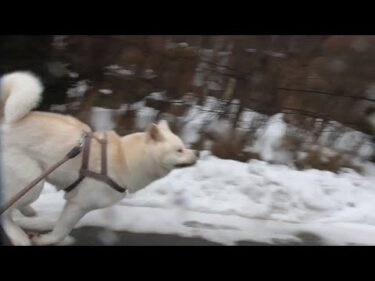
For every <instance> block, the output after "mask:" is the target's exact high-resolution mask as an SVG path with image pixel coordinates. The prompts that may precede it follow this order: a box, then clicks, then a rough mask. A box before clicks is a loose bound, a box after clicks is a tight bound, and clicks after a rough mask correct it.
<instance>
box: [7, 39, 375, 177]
mask: <svg viewBox="0 0 375 281" xmlns="http://www.w3.org/2000/svg"><path fill="white" fill-rule="evenodd" d="M0 53H2V54H6V55H4V56H3V58H2V61H1V64H0V72H1V74H4V73H6V72H9V71H13V70H32V71H34V72H35V73H36V74H37V75H38V76H39V77H40V78H41V79H42V81H43V82H44V84H45V85H46V90H45V95H44V100H43V103H42V104H41V105H40V107H39V110H47V111H52V112H60V113H66V114H71V115H73V116H76V117H78V118H79V119H81V120H82V121H84V122H87V123H89V124H90V125H91V126H93V127H94V129H97V130H116V131H117V132H118V133H119V134H121V135H125V134H128V133H132V132H136V131H140V130H144V129H145V127H146V126H147V124H148V123H149V122H153V121H156V120H158V119H167V120H168V121H169V122H170V123H171V127H172V128H173V130H174V131H175V132H176V133H178V134H179V135H181V137H182V138H183V139H184V141H185V142H187V143H188V144H189V145H190V146H192V147H193V148H195V149H201V150H211V152H212V153H213V154H214V155H216V156H217V157H220V158H224V159H234V160H239V161H243V162H246V161H248V160H249V159H261V160H265V161H268V162H272V163H282V164H288V165H294V166H295V167H297V168H298V169H305V168H311V167H312V168H317V169H328V170H332V171H336V170H337V169H339V168H340V167H343V166H344V167H345V166H348V167H350V168H353V169H357V170H360V167H357V166H358V165H355V164H354V163H352V161H350V159H351V158H353V157H354V158H356V159H359V160H361V159H363V160H366V159H370V160H371V159H372V158H374V156H373V154H374V153H373V145H372V140H371V139H372V134H373V131H372V129H371V127H370V126H369V124H368V122H366V116H365V112H366V110H368V109H369V108H371V107H372V106H373V105H374V101H375V77H374V73H375V36H359V35H357V36H331V35H322V36H319V35H316V36H312V35H299V36H295V35H283V36H278V35H264V36H259V35H258V36H249V35H241V36H234V35H230V36H207V35H205V36H203V35H171V36H167V35H160V36H159V35H152V36H150V35H147V36H134V35H132V36H124V35H115V36H112V35H106V36H92V35H90V36H83V35H82V36H78V35H54V36H52V35H51V36H3V37H2V38H1V40H0ZM277 123H278V125H277ZM267 128H271V129H270V130H268V131H267ZM267 132H268V133H267ZM267 134H271V135H272V134H273V135H272V136H269V137H265V135H267ZM262 136H263V137H262ZM270 139H274V140H275V141H271V143H268V144H267V142H270ZM265 145H266V146H267V145H268V148H265V147H264V146H265ZM276 146H277V148H276ZM328 151H329V152H330V153H328ZM323 154H324V155H323ZM327 157H328V158H329V159H327Z"/></svg>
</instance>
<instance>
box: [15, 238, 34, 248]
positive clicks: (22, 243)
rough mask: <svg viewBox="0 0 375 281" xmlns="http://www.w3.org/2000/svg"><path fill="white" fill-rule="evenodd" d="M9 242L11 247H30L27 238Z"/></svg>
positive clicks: (29, 241)
mask: <svg viewBox="0 0 375 281" xmlns="http://www.w3.org/2000/svg"><path fill="white" fill-rule="evenodd" d="M10 242H11V243H12V245H13V246H32V243H31V240H30V239H28V238H26V237H25V238H20V237H19V238H17V239H14V238H12V239H10Z"/></svg>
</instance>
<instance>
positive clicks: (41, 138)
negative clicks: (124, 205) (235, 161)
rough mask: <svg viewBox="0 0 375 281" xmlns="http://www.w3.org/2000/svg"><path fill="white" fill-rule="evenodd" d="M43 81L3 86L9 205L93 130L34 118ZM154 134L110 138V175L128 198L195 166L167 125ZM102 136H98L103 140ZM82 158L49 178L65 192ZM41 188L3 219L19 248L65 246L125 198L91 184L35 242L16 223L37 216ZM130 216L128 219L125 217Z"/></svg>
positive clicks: (18, 78)
mask: <svg viewBox="0 0 375 281" xmlns="http://www.w3.org/2000/svg"><path fill="white" fill-rule="evenodd" d="M42 89H43V87H42V85H41V84H40V81H39V80H38V79H37V78H36V77H35V76H33V75H32V74H30V73H27V72H16V73H12V74H8V75H5V76H4V77H3V82H2V86H1V92H2V98H3V100H4V101H5V110H4V111H5V123H4V125H3V129H4V130H3V131H4V149H5V153H4V163H5V189H4V194H5V200H9V198H11V197H12V196H13V195H14V194H15V193H16V192H18V191H19V190H21V189H22V188H23V187H24V186H26V185H27V184H28V183H29V182H31V181H32V180H33V179H34V178H36V177H37V176H39V175H40V173H42V172H43V171H44V170H46V169H47V168H48V167H49V166H51V165H52V164H54V163H55V162H57V161H58V160H60V159H61V158H62V157H63V156H64V155H65V154H66V153H67V152H68V151H69V150H70V149H71V148H72V147H73V146H74V145H76V144H77V142H78V140H79V138H80V136H81V133H82V131H83V130H86V131H89V130H90V128H89V127H88V126H87V125H86V124H84V123H82V122H80V121H79V120H77V119H75V118H73V117H71V116H66V115H62V114H54V113H47V112H36V111H34V112H30V110H31V109H32V108H34V107H35V106H36V105H37V104H38V102H39V101H40V95H41V92H42ZM152 127H154V129H153V131H152V134H151V131H150V130H147V131H146V132H142V133H135V134H131V135H128V136H125V137H121V136H119V135H117V133H116V132H114V131H111V132H109V133H108V174H109V176H110V177H111V178H113V179H114V180H115V181H116V182H118V183H119V184H120V185H122V186H126V187H127V188H128V190H129V192H136V191H137V190H140V189H142V188H145V187H146V186H147V185H148V184H150V183H151V182H152V181H154V180H157V179H159V178H161V177H163V176H165V175H167V174H168V173H169V172H170V171H171V170H172V169H174V168H175V167H177V166H178V165H191V164H194V163H195V162H196V161H197V153H196V152H195V151H193V150H190V149H186V148H185V147H184V145H183V143H182V141H181V140H180V139H179V138H178V136H176V135H174V134H173V133H172V132H171V131H170V129H169V127H168V124H167V123H166V122H160V123H159V124H157V125H155V124H154V126H152ZM101 134H102V133H101V132H96V133H95V135H97V136H98V137H101ZM80 165H81V155H79V156H77V157H76V158H74V159H72V160H70V161H68V162H66V163H65V164H64V165H62V166H61V167H60V168H58V169H57V170H56V171H54V172H53V173H52V174H50V175H49V176H48V178H47V181H49V182H50V183H52V184H53V185H55V186H56V187H57V188H58V189H62V188H65V187H67V186H68V185H69V184H71V183H72V182H73V181H74V180H76V179H77V177H78V171H79V168H80ZM90 169H92V170H94V171H99V169H100V150H99V146H98V144H97V143H96V142H95V141H94V142H93V144H92V147H91V153H90ZM41 191H42V184H40V185H38V186H37V187H36V188H35V189H34V190H33V191H32V192H30V193H28V194H27V195H26V196H25V197H24V198H22V199H21V200H20V201H19V202H17V204H16V205H15V206H14V207H13V208H11V209H9V210H8V211H7V212H6V213H4V215H3V223H4V230H5V232H6V233H7V235H8V236H9V237H10V239H11V241H12V243H13V244H15V245H31V242H32V243H33V244H35V245H49V244H58V243H60V242H63V240H64V239H66V238H67V237H68V234H69V233H70V231H71V230H72V229H73V227H74V226H75V225H76V223H77V222H78V221H79V220H80V219H81V218H82V217H83V216H84V215H85V214H86V213H87V212H89V211H91V210H94V209H98V208H105V207H107V206H110V205H112V204H115V203H116V202H118V201H119V200H121V199H122V198H123V197H124V196H125V194H123V193H119V192H117V191H115V190H113V189H112V188H111V187H109V186H107V185H105V184H104V183H102V182H99V181H96V180H93V179H90V178H86V179H85V180H83V181H82V183H81V184H80V185H79V186H77V187H76V188H75V189H74V190H73V191H72V192H70V193H68V194H66V196H65V199H66V200H67V202H66V204H65V207H64V210H63V211H62V213H61V216H60V218H59V220H58V221H57V222H56V226H55V227H54V229H53V230H52V232H50V233H47V234H44V235H40V236H36V237H33V239H32V241H30V239H29V237H28V236H27V235H26V234H25V233H24V231H23V230H22V229H21V228H20V227H19V226H17V225H16V224H15V223H14V221H13V219H12V213H13V210H15V209H19V210H21V211H23V213H24V214H25V215H28V214H29V215H34V214H33V211H32V209H29V208H28V206H29V204H31V203H32V202H34V201H35V200H37V198H38V197H39V195H40V193H41ZM124 215H126V214H124Z"/></svg>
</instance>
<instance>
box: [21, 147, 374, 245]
mask: <svg viewBox="0 0 375 281" xmlns="http://www.w3.org/2000/svg"><path fill="white" fill-rule="evenodd" d="M368 165H370V164H368ZM371 169H372V171H374V170H375V167H374V166H371ZM371 169H368V171H371ZM374 175H375V174H372V175H371V174H370V175H359V174H357V173H355V172H354V171H352V170H349V169H346V170H344V171H342V172H340V173H339V174H335V173H332V172H328V171H319V170H306V171H297V170H294V169H292V168H290V167H287V166H285V165H271V164H268V163H267V162H263V161H258V160H252V161H250V162H248V163H242V162H237V161H233V160H223V159H219V158H216V157H214V156H212V155H210V153H209V152H204V153H203V156H202V158H201V160H200V161H198V163H197V165H196V166H194V167H189V168H185V169H180V170H175V171H173V172H172V173H170V174H169V175H168V176H167V177H165V178H163V179H160V180H158V181H156V182H154V183H152V184H151V185H149V186H148V187H147V188H145V189H143V190H141V191H139V192H137V193H135V194H131V195H129V196H128V197H127V198H125V199H123V200H122V201H121V202H120V203H118V204H116V205H115V206H112V207H110V208H106V209H102V210H95V211H93V212H91V213H89V214H87V215H86V216H85V217H84V218H83V219H82V220H81V221H80V222H79V223H78V225H77V226H76V227H81V226H102V227H106V228H108V229H110V230H127V231H132V232H139V233H162V234H167V233H168V234H176V235H181V236H185V237H192V236H199V237H203V238H205V239H208V240H211V241H214V242H218V243H222V244H224V245H234V244H235V243H236V242H238V241H244V240H251V241H257V242H264V243H277V244H280V243H289V244H290V243H303V241H302V240H301V238H300V236H299V233H301V232H305V233H306V232H307V233H313V234H315V235H317V236H319V237H320V239H321V243H322V244H327V245H349V244H359V245H375V205H374V204H373V202H374V201H375V186H374V184H373V183H374V180H375V177H374ZM63 204H64V200H63V192H62V191H59V192H57V191H55V189H54V188H53V187H52V186H51V185H49V184H46V187H45V190H44V191H43V193H42V195H41V197H40V198H39V199H38V200H37V201H36V202H35V203H34V204H33V205H34V207H35V208H36V210H37V211H38V213H39V214H38V217H35V218H24V217H22V216H21V215H19V216H17V217H16V218H17V221H18V222H19V223H20V225H21V226H24V227H29V228H31V229H35V230H49V229H51V228H52V227H53V225H54V222H55V220H56V219H57V218H58V215H59V212H60V210H61V208H62V207H63ZM103 239H108V240H109V242H108V243H110V241H111V239H112V240H113V237H112V238H111V237H107V238H103Z"/></svg>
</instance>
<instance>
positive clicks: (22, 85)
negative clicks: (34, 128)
mask: <svg viewBox="0 0 375 281" xmlns="http://www.w3.org/2000/svg"><path fill="white" fill-rule="evenodd" d="M43 90H44V89H43V85H42V83H41V81H40V80H39V78H38V77H36V76H35V75H34V74H32V73H31V72H26V71H17V72H12V73H9V74H5V75H4V76H2V77H1V80H0V99H1V101H2V104H3V105H4V109H3V110H4V120H5V122H6V123H14V122H17V121H18V120H20V119H21V118H23V117H25V116H26V115H27V114H28V113H29V112H30V111H31V110H33V109H34V108H35V107H36V106H37V105H38V104H39V102H40V100H41V98H42V92H43Z"/></svg>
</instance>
